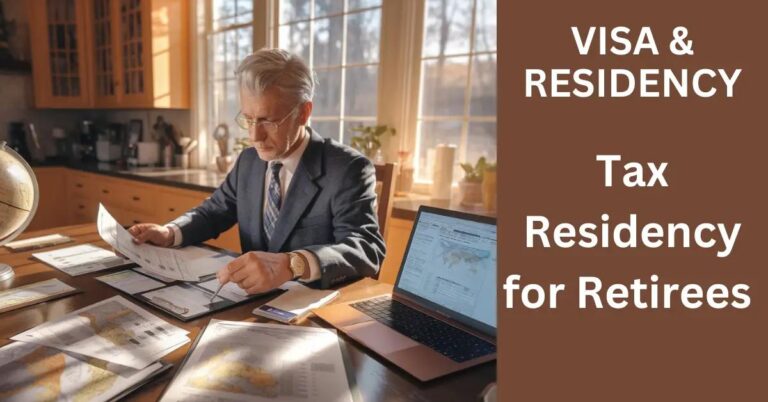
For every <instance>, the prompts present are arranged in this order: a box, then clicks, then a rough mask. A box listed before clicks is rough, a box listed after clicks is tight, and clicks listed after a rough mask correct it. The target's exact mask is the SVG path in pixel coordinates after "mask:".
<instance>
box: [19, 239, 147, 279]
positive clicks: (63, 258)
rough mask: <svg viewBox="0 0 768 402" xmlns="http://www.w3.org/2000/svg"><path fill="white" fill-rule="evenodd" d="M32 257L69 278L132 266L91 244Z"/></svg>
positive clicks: (112, 253)
mask: <svg viewBox="0 0 768 402" xmlns="http://www.w3.org/2000/svg"><path fill="white" fill-rule="evenodd" d="M32 257H34V258H36V259H38V260H40V261H42V262H44V263H46V264H48V265H50V266H52V267H54V268H56V269H58V270H60V271H64V272H65V273H66V274H69V275H71V276H78V275H83V274H88V273H91V272H97V271H102V270H105V269H112V268H116V267H121V266H124V265H129V264H132V262H131V260H129V259H127V258H122V257H119V256H117V254H115V253H114V252H112V251H109V250H105V249H103V248H101V247H96V246H94V245H93V244H81V245H79V246H72V247H65V248H60V249H57V250H53V251H46V252H44V253H35V254H32Z"/></svg>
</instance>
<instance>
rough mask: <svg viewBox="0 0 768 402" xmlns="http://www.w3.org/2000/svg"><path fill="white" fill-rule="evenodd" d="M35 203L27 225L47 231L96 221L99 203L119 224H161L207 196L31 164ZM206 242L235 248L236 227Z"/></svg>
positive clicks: (196, 204) (208, 194)
mask: <svg viewBox="0 0 768 402" xmlns="http://www.w3.org/2000/svg"><path fill="white" fill-rule="evenodd" d="M35 174H36V176H37V178H38V184H39V187H40V195H41V198H40V205H39V207H38V211H37V213H36V215H35V219H34V220H33V221H32V224H31V225H30V228H33V229H46V228H51V227H57V226H63V225H75V224H81V223H94V222H96V215H97V213H98V209H99V203H102V204H104V206H106V207H107V209H108V210H109V212H110V213H111V214H112V215H113V216H114V217H115V219H116V220H117V221H118V222H120V224H122V225H125V226H129V225H134V224H136V223H146V222H153V223H159V224H164V223H167V222H169V221H170V220H172V219H174V218H177V217H178V216H179V215H181V214H182V213H184V212H186V211H188V210H190V209H192V208H194V207H196V206H198V205H200V203H201V202H203V200H205V199H206V198H207V197H209V196H210V193H208V192H205V191H193V190H186V189H180V188H176V187H171V186H163V185H157V184H150V183H143V182H140V181H137V180H131V179H123V178H117V177H110V176H105V175H102V174H96V173H88V172H82V171H78V170H73V169H67V168H58V167H57V168H36V169H35ZM208 243H209V244H211V245H214V246H216V247H221V248H224V249H227V250H232V251H235V252H238V253H239V252H240V235H239V231H238V228H237V225H235V226H234V227H233V228H231V229H230V230H228V231H226V232H224V233H222V234H221V235H220V236H219V237H218V238H217V239H212V240H210V241H208Z"/></svg>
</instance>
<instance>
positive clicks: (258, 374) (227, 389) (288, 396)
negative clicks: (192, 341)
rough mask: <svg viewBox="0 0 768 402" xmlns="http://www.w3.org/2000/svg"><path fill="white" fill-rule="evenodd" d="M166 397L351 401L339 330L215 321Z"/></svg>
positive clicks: (206, 331)
mask: <svg viewBox="0 0 768 402" xmlns="http://www.w3.org/2000/svg"><path fill="white" fill-rule="evenodd" d="M161 400H162V401H165V402H168V401H224V400H226V401H233V402H234V401H257V402H258V401H286V402H307V401H313V402H351V401H352V395H351V392H350V389H349V382H348V381H347V373H346V369H345V367H344V360H343V358H342V355H341V347H340V346H339V339H338V337H337V335H336V332H335V331H333V330H328V329H323V328H306V327H293V326H286V325H274V324H260V323H248V322H239V321H220V320H211V321H210V323H209V324H208V326H207V327H206V329H205V330H204V331H203V333H202V334H201V335H200V338H199V339H198V342H197V345H196V346H195V348H194V349H193V350H192V351H191V352H190V355H189V357H188V358H187V361H186V362H185V363H184V365H183V366H182V367H181V369H180V371H179V374H178V375H177V376H176V378H175V379H174V380H173V382H172V383H171V385H170V386H169V387H168V389H167V391H166V393H165V395H164V396H163V398H162V399H161Z"/></svg>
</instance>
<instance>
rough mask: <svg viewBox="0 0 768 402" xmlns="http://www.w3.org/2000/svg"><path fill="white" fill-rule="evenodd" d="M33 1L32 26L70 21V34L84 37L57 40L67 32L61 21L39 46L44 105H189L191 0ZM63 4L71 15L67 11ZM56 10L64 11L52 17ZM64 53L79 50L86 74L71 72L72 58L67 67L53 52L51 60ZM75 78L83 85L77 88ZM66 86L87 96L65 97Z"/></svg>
mask: <svg viewBox="0 0 768 402" xmlns="http://www.w3.org/2000/svg"><path fill="white" fill-rule="evenodd" d="M30 5H31V6H30V10H29V13H30V31H31V33H32V32H36V31H40V32H37V35H49V34H48V31H50V29H48V28H47V27H45V26H44V25H51V26H56V25H57V24H58V25H65V28H62V29H63V30H64V32H65V35H66V34H67V32H69V31H71V32H73V33H74V34H76V36H77V38H79V39H80V40H79V41H76V42H70V41H69V37H66V40H64V41H63V42H53V41H54V39H55V40H57V41H58V40H59V39H58V36H57V35H58V31H59V29H58V28H55V29H54V34H55V35H56V36H51V37H52V38H54V39H51V42H50V43H51V44H49V45H48V46H46V48H47V49H46V51H45V52H44V51H38V52H35V53H34V54H33V68H34V71H35V77H34V78H35V101H36V103H37V106H38V107H93V108H188V107H189V68H190V64H189V19H190V14H189V4H188V2H187V1H185V0H34V1H32V2H31V4H30ZM62 10H63V11H62ZM62 12H63V13H64V15H65V16H66V18H64V19H61V18H60V17H59V14H61V13H62ZM48 15H54V16H56V18H48V19H44V17H46V16H48ZM49 20H50V21H53V22H52V23H48V21H49ZM31 36H32V37H35V36H36V35H35V34H34V33H32V34H31ZM62 43H63V45H64V46H65V48H64V49H65V50H63V51H62V50H61V47H62V46H60V45H61V44H62ZM76 45H77V46H76ZM73 48H75V49H76V50H77V52H76V53H75V52H74V50H72V49H73ZM59 53H64V54H66V55H67V57H69V58H70V59H72V57H74V59H72V60H75V61H76V62H77V67H78V68H79V69H80V70H79V72H78V74H73V73H72V72H71V70H72V67H71V63H70V62H69V61H68V63H66V64H64V68H65V70H63V71H65V72H66V73H62V70H61V67H60V66H59V64H54V62H53V59H52V58H51V62H50V63H48V62H47V60H46V59H45V57H53V56H50V55H53V54H55V55H57V57H58V55H59ZM73 53H74V54H75V56H71V55H72V54H73ZM49 54H50V55H49ZM70 59H67V60H70ZM57 60H58V59H57ZM84 77H85V78H84ZM38 81H39V82H41V83H42V85H38ZM46 82H51V85H46V84H45V83H46ZM62 82H63V83H62ZM75 84H77V85H79V87H77V88H76V89H74V90H73V89H72V88H73V85H75ZM62 85H66V87H62ZM38 86H39V88H38ZM62 88H64V89H63V91H66V92H64V93H65V94H66V96H68V97H69V98H72V97H74V96H75V95H74V94H73V92H74V93H77V94H79V96H80V101H79V102H74V101H71V100H69V98H65V99H66V100H67V101H66V102H65V101H64V100H65V99H62V95H61V94H62Z"/></svg>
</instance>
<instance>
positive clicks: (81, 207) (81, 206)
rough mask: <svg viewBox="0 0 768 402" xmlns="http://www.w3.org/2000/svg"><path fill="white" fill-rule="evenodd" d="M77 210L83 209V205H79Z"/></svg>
mask: <svg viewBox="0 0 768 402" xmlns="http://www.w3.org/2000/svg"><path fill="white" fill-rule="evenodd" d="M77 208H78V209H85V205H82V204H80V205H78V206H77Z"/></svg>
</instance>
